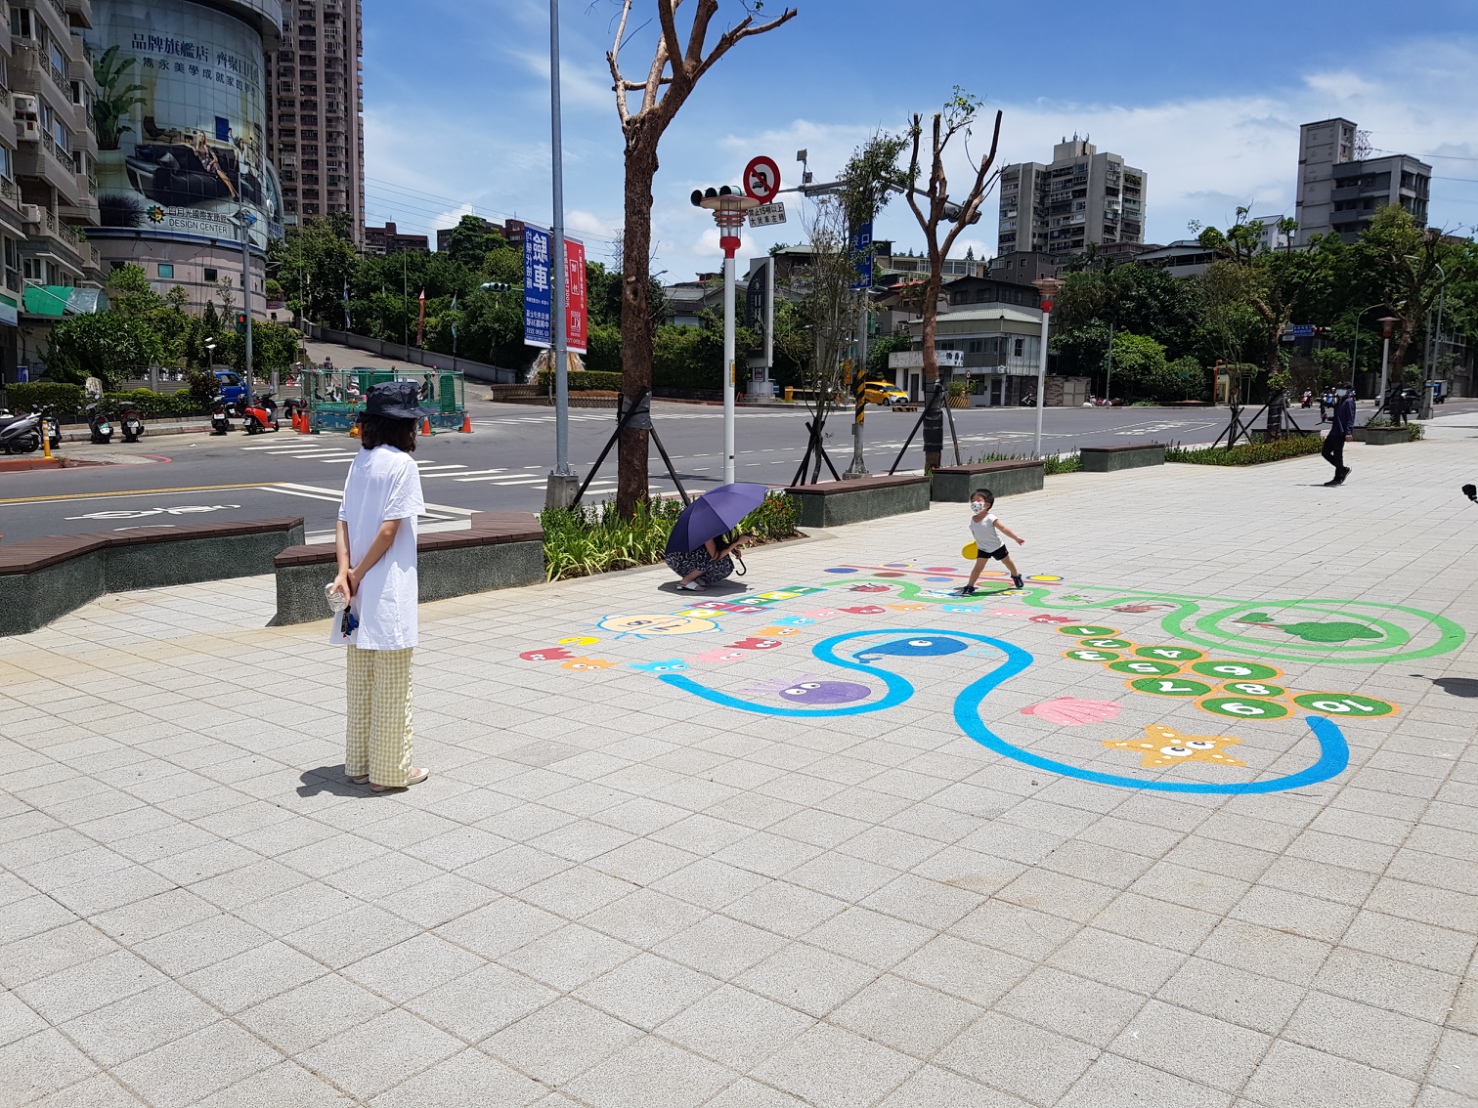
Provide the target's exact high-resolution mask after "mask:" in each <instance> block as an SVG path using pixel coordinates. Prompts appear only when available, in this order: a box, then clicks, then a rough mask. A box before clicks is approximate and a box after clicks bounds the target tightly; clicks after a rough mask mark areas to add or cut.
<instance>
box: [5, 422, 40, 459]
mask: <svg viewBox="0 0 1478 1108" xmlns="http://www.w3.org/2000/svg"><path fill="white" fill-rule="evenodd" d="M0 448H3V449H4V451H5V453H7V454H30V453H31V452H33V451H36V450H40V449H41V413H40V412H38V411H31V412H29V413H26V414H25V415H18V416H6V417H5V418H3V419H0Z"/></svg>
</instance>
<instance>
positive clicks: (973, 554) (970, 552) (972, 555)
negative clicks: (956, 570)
mask: <svg viewBox="0 0 1478 1108" xmlns="http://www.w3.org/2000/svg"><path fill="white" fill-rule="evenodd" d="M960 554H961V555H962V556H963V557H964V558H965V559H966V560H967V561H971V562H973V561H975V559H977V558H979V557H980V547H978V546H976V545H975V544H974V543H973V542H970V543H966V544H965V549H963V550H961V551H960Z"/></svg>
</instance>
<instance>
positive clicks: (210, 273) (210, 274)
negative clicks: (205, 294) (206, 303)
mask: <svg viewBox="0 0 1478 1108" xmlns="http://www.w3.org/2000/svg"><path fill="white" fill-rule="evenodd" d="M205 279H206V280H207V281H214V280H215V279H216V271H215V270H214V269H207V270H206V271H205Z"/></svg>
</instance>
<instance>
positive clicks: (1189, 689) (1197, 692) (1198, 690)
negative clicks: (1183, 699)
mask: <svg viewBox="0 0 1478 1108" xmlns="http://www.w3.org/2000/svg"><path fill="white" fill-rule="evenodd" d="M1129 687H1130V688H1131V689H1137V690H1138V691H1139V692H1147V693H1153V694H1154V695H1155V696H1205V695H1206V694H1207V693H1209V692H1210V691H1211V686H1210V685H1208V684H1206V683H1205V682H1204V681H1191V680H1188V679H1186V678H1184V677H1141V678H1140V679H1139V680H1138V681H1130V682H1129Z"/></svg>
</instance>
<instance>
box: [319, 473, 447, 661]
mask: <svg viewBox="0 0 1478 1108" xmlns="http://www.w3.org/2000/svg"><path fill="white" fill-rule="evenodd" d="M425 511H426V502H425V500H424V499H422V497H421V474H420V471H418V470H417V469H416V463H415V462H414V461H412V460H411V456H410V455H409V454H406V453H405V452H404V451H401V450H397V449H396V448H395V447H393V446H377V447H375V448H374V449H373V450H363V449H361V450H360V451H359V453H358V454H356V455H355V456H354V461H353V463H351V464H350V466H349V477H348V479H347V480H346V481H345V482H344V500H343V503H342V504H340V505H339V518H340V519H341V520H343V521H344V522H345V523H347V524H348V525H349V564H350V565H351V566H352V565H357V564H358V563H359V560H360V559H361V558H362V557H363V556H364V552H365V551H366V550H368V549H369V548H370V545H371V544H372V543H373V542H374V541H375V535H376V534H377V533H378V532H379V530H380V524H381V523H384V522H385V521H386V520H390V519H399V520H404V522H403V523H402V524H401V525H400V530H399V531H397V532H396V533H395V540H394V541H393V542H392V543H391V544H390V549H389V550H387V551H386V552H385V556H384V557H383V558H381V559H380V560H379V561H378V562H376V563H375V564H374V565H373V566H372V567H371V568H370V571H369V572H368V573H366V574H365V575H364V580H362V581H361V582H360V583H359V591H358V592H357V593H355V595H354V599H353V601H352V602H351V604H350V607H351V608H352V609H353V611H354V614H355V615H356V616H358V617H359V627H358V629H357V630H355V631H353V632H351V633H350V634H349V635H348V636H347V637H346V636H344V635H342V634H341V633H340V621H341V619H342V617H341V616H337V615H336V616H335V617H334V625H333V631H332V638H333V641H334V642H335V643H340V644H343V643H348V644H350V645H353V646H357V647H359V648H360V649H361V650H404V649H406V648H407V647H412V646H415V645H416V639H417V622H416V599H417V597H416V592H417V582H416V517H417V516H420V515H422V514H423V513H424V512H425Z"/></svg>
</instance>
